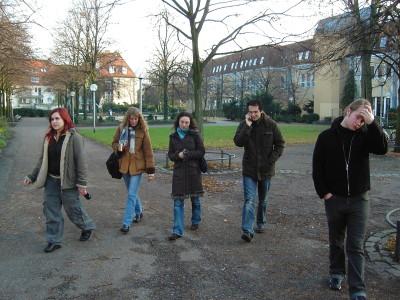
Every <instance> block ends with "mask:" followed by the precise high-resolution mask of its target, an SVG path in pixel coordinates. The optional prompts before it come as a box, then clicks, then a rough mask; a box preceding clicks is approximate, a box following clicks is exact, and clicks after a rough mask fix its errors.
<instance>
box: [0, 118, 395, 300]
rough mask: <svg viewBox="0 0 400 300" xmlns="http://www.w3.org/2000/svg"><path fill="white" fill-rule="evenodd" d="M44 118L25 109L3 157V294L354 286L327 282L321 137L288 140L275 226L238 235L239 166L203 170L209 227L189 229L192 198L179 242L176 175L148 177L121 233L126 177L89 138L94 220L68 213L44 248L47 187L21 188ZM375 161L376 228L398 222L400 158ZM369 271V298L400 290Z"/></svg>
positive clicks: (241, 292) (231, 292)
mask: <svg viewBox="0 0 400 300" xmlns="http://www.w3.org/2000/svg"><path fill="white" fill-rule="evenodd" d="M46 127H47V121H46V120H45V119H29V118H24V119H23V120H22V121H21V122H19V123H18V125H17V126H16V127H15V128H13V131H14V138H13V140H11V142H10V145H9V147H8V148H6V149H5V150H4V151H3V152H2V154H1V155H0V170H1V172H0V253H1V255H0V299H274V300H275V299H290V300H291V299H347V288H346V287H344V290H343V291H342V292H333V291H330V290H328V289H327V288H326V279H327V270H328V244H327V228H326V227H327V226H326V219H325V213H324V208H323V205H322V202H321V200H320V199H318V198H317V196H316V195H315V192H314V188H313V185H312V181H311V177H310V168H311V153H312V149H313V146H312V145H304V146H292V147H287V149H286V150H285V153H284V156H283V157H282V159H281V160H280V162H279V164H278V165H277V175H276V177H275V178H274V180H273V183H272V188H271V193H270V206H269V209H268V218H269V223H270V224H271V225H270V226H269V228H268V230H267V232H265V233H264V234H257V235H256V236H255V238H254V240H253V242H252V243H250V244H248V243H245V242H243V241H242V240H241V239H240V235H241V231H240V221H241V206H242V187H241V175H240V173H232V174H222V175H221V174H220V175H218V176H205V180H206V181H207V188H208V192H207V193H206V195H205V197H204V199H203V207H202V209H203V211H202V219H203V220H202V224H201V226H200V229H199V230H198V231H197V232H191V231H190V230H189V229H188V227H189V225H190V205H187V207H186V209H185V210H186V228H187V231H186V232H185V236H184V237H183V238H182V239H180V240H178V241H176V242H170V241H167V240H166V237H167V236H168V234H169V233H170V228H171V220H172V201H171V199H170V196H169V194H170V188H171V175H170V174H167V173H161V172H158V173H157V175H156V176H157V178H156V180H155V182H151V183H148V182H147V181H146V180H144V181H143V184H142V187H141V191H140V195H141V198H142V200H143V203H144V208H145V211H144V220H143V221H142V222H141V223H139V224H137V225H136V224H135V225H134V226H133V227H132V228H131V231H130V232H129V233H128V234H127V235H122V234H121V233H120V232H119V227H120V225H121V220H122V214H123V209H124V204H125V194H126V192H125V187H124V185H123V183H122V181H120V180H115V179H111V177H109V175H108V173H107V171H106V169H105V161H106V159H107V157H108V155H109V153H110V148H107V147H105V146H101V145H98V144H96V143H94V142H91V141H88V140H87V141H86V151H87V153H88V163H89V171H90V172H89V190H90V192H91V193H92V194H93V199H92V200H90V201H87V200H84V199H83V200H82V201H84V205H85V207H86V208H87V210H88V212H89V214H90V215H91V217H92V218H93V219H94V220H95V222H96V224H97V230H96V231H95V233H94V235H93V238H92V239H91V240H90V241H88V242H79V241H78V238H79V235H80V231H79V229H77V228H76V227H74V226H73V225H72V224H71V223H70V222H69V220H68V219H67V218H66V220H65V232H64V243H63V247H62V248H61V249H60V250H57V251H56V252H54V253H50V254H46V253H44V252H43V248H44V247H45V245H46V242H45V238H44V228H45V227H44V225H45V224H44V223H45V220H44V217H43V213H42V192H43V191H42V190H35V189H32V188H26V187H23V186H22V179H23V177H24V176H25V175H26V174H28V173H29V172H31V170H32V168H33V167H34V164H35V163H36V161H37V158H38V152H39V149H40V147H41V140H42V137H43V134H44V132H45V129H46ZM166 138H167V137H166ZM236 152H237V154H238V156H239V157H240V153H241V150H236ZM157 157H163V156H162V153H161V154H159V155H158V156H157ZM159 163H160V164H162V162H159ZM371 169H372V172H373V176H372V181H373V192H372V193H371V205H372V213H371V220H370V222H369V234H374V233H376V232H379V231H382V230H385V229H388V228H389V227H388V226H387V225H386V224H385V223H384V215H385V213H386V212H387V211H388V210H390V209H393V208H394V207H397V206H398V205H399V202H398V195H399V194H400V183H399V182H400V180H399V170H400V162H399V159H397V158H394V157H388V156H387V157H373V158H372V163H371ZM366 278H367V285H368V293H369V299H385V300H386V299H393V300H395V299H399V298H400V285H399V280H400V279H399V278H396V277H393V276H391V275H390V274H388V273H384V272H381V271H379V270H378V271H377V270H375V269H374V265H373V264H372V263H371V262H368V263H367V272H366Z"/></svg>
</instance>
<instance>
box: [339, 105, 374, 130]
mask: <svg viewBox="0 0 400 300" xmlns="http://www.w3.org/2000/svg"><path fill="white" fill-rule="evenodd" d="M363 110H369V111H371V107H370V106H360V107H359V108H357V109H356V110H353V111H349V112H348V113H347V115H346V117H345V119H344V121H345V123H346V127H347V128H348V129H350V130H357V129H359V128H360V127H362V126H363V125H364V124H365V121H364V117H363V116H362V115H361V114H360V113H361V111H363Z"/></svg>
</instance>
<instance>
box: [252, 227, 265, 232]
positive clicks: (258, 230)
mask: <svg viewBox="0 0 400 300" xmlns="http://www.w3.org/2000/svg"><path fill="white" fill-rule="evenodd" d="M254 231H255V232H257V233H263V232H265V228H264V227H257V228H256V229H254Z"/></svg>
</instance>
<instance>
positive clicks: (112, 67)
mask: <svg viewBox="0 0 400 300" xmlns="http://www.w3.org/2000/svg"><path fill="white" fill-rule="evenodd" d="M108 73H110V74H114V73H115V67H114V66H109V67H108Z"/></svg>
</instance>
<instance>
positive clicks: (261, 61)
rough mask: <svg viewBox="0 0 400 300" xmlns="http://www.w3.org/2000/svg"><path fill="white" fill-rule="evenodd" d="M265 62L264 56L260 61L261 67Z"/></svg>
mask: <svg viewBox="0 0 400 300" xmlns="http://www.w3.org/2000/svg"><path fill="white" fill-rule="evenodd" d="M263 62H264V56H263V57H261V59H260V65H262V64H263Z"/></svg>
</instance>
